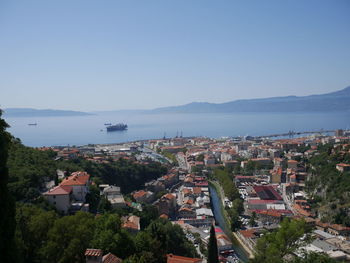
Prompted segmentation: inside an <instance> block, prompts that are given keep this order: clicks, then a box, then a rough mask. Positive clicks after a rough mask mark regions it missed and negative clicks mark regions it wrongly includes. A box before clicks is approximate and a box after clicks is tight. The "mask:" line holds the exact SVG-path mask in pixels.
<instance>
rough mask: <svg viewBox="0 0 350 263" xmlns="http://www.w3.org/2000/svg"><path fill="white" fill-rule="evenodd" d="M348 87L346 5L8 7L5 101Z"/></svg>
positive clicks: (92, 104) (1, 95)
mask: <svg viewBox="0 0 350 263" xmlns="http://www.w3.org/2000/svg"><path fill="white" fill-rule="evenodd" d="M349 85H350V1H348V0H339V1H338V0H329V1H322V0H308V1H305V0H289V1H288V0H286V1H281V0H264V1H262V0H257V1H246V0H242V1H234V0H227V1H224V0H222V1H204V0H176V1H170V0H169V1H168V0H158V1H151V0H139V1H136V0H135V1H133V0H124V1H118V0H110V1H87V0H81V1H79V0H73V1H72V0H67V1H66V0H58V1H47V0H42V1H36V0H33V1H26V0H23V1H16V0H2V1H0V106H1V107H3V108H8V107H33V108H53V109H72V110H83V111H87V110H113V109H147V108H155V107H160V106H170V105H180V104H185V103H189V102H192V101H209V102H226V101H230V100H235V99H242V98H260V97H271V96H283V95H309V94H315V93H327V92H330V91H335V90H339V89H342V88H345V87H346V86H349Z"/></svg>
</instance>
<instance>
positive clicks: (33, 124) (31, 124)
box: [28, 123, 37, 126]
mask: <svg viewBox="0 0 350 263" xmlns="http://www.w3.org/2000/svg"><path fill="white" fill-rule="evenodd" d="M28 125H29V126H36V125H37V123H28Z"/></svg>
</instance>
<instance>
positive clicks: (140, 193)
mask: <svg viewBox="0 0 350 263" xmlns="http://www.w3.org/2000/svg"><path fill="white" fill-rule="evenodd" d="M145 194H147V192H145V191H144V190H140V191H138V192H136V193H134V195H133V197H134V198H138V197H142V196H144V195H145Z"/></svg>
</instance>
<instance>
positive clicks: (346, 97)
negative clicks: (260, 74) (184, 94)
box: [151, 86, 350, 113]
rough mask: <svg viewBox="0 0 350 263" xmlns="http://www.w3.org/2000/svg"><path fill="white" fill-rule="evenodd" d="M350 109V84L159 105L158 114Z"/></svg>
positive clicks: (156, 111)
mask: <svg viewBox="0 0 350 263" xmlns="http://www.w3.org/2000/svg"><path fill="white" fill-rule="evenodd" d="M349 110H350V86H349V87H347V88H345V89H342V90H339V91H336V92H331V93H327V94H321V95H310V96H300V97H298V96H286V97H273V98H264V99H247V100H235V101H230V102H226V103H208V102H192V103H189V104H186V105H181V106H173V107H164V108H157V109H154V110H152V111H151V112H154V113H162V112H182V113H209V112H213V113H214V112H330V111H349Z"/></svg>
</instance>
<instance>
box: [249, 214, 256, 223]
mask: <svg viewBox="0 0 350 263" xmlns="http://www.w3.org/2000/svg"><path fill="white" fill-rule="evenodd" d="M255 220H256V213H255V212H253V213H252V216H251V217H250V219H249V225H250V226H251V227H253V226H255V225H256V221H255Z"/></svg>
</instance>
